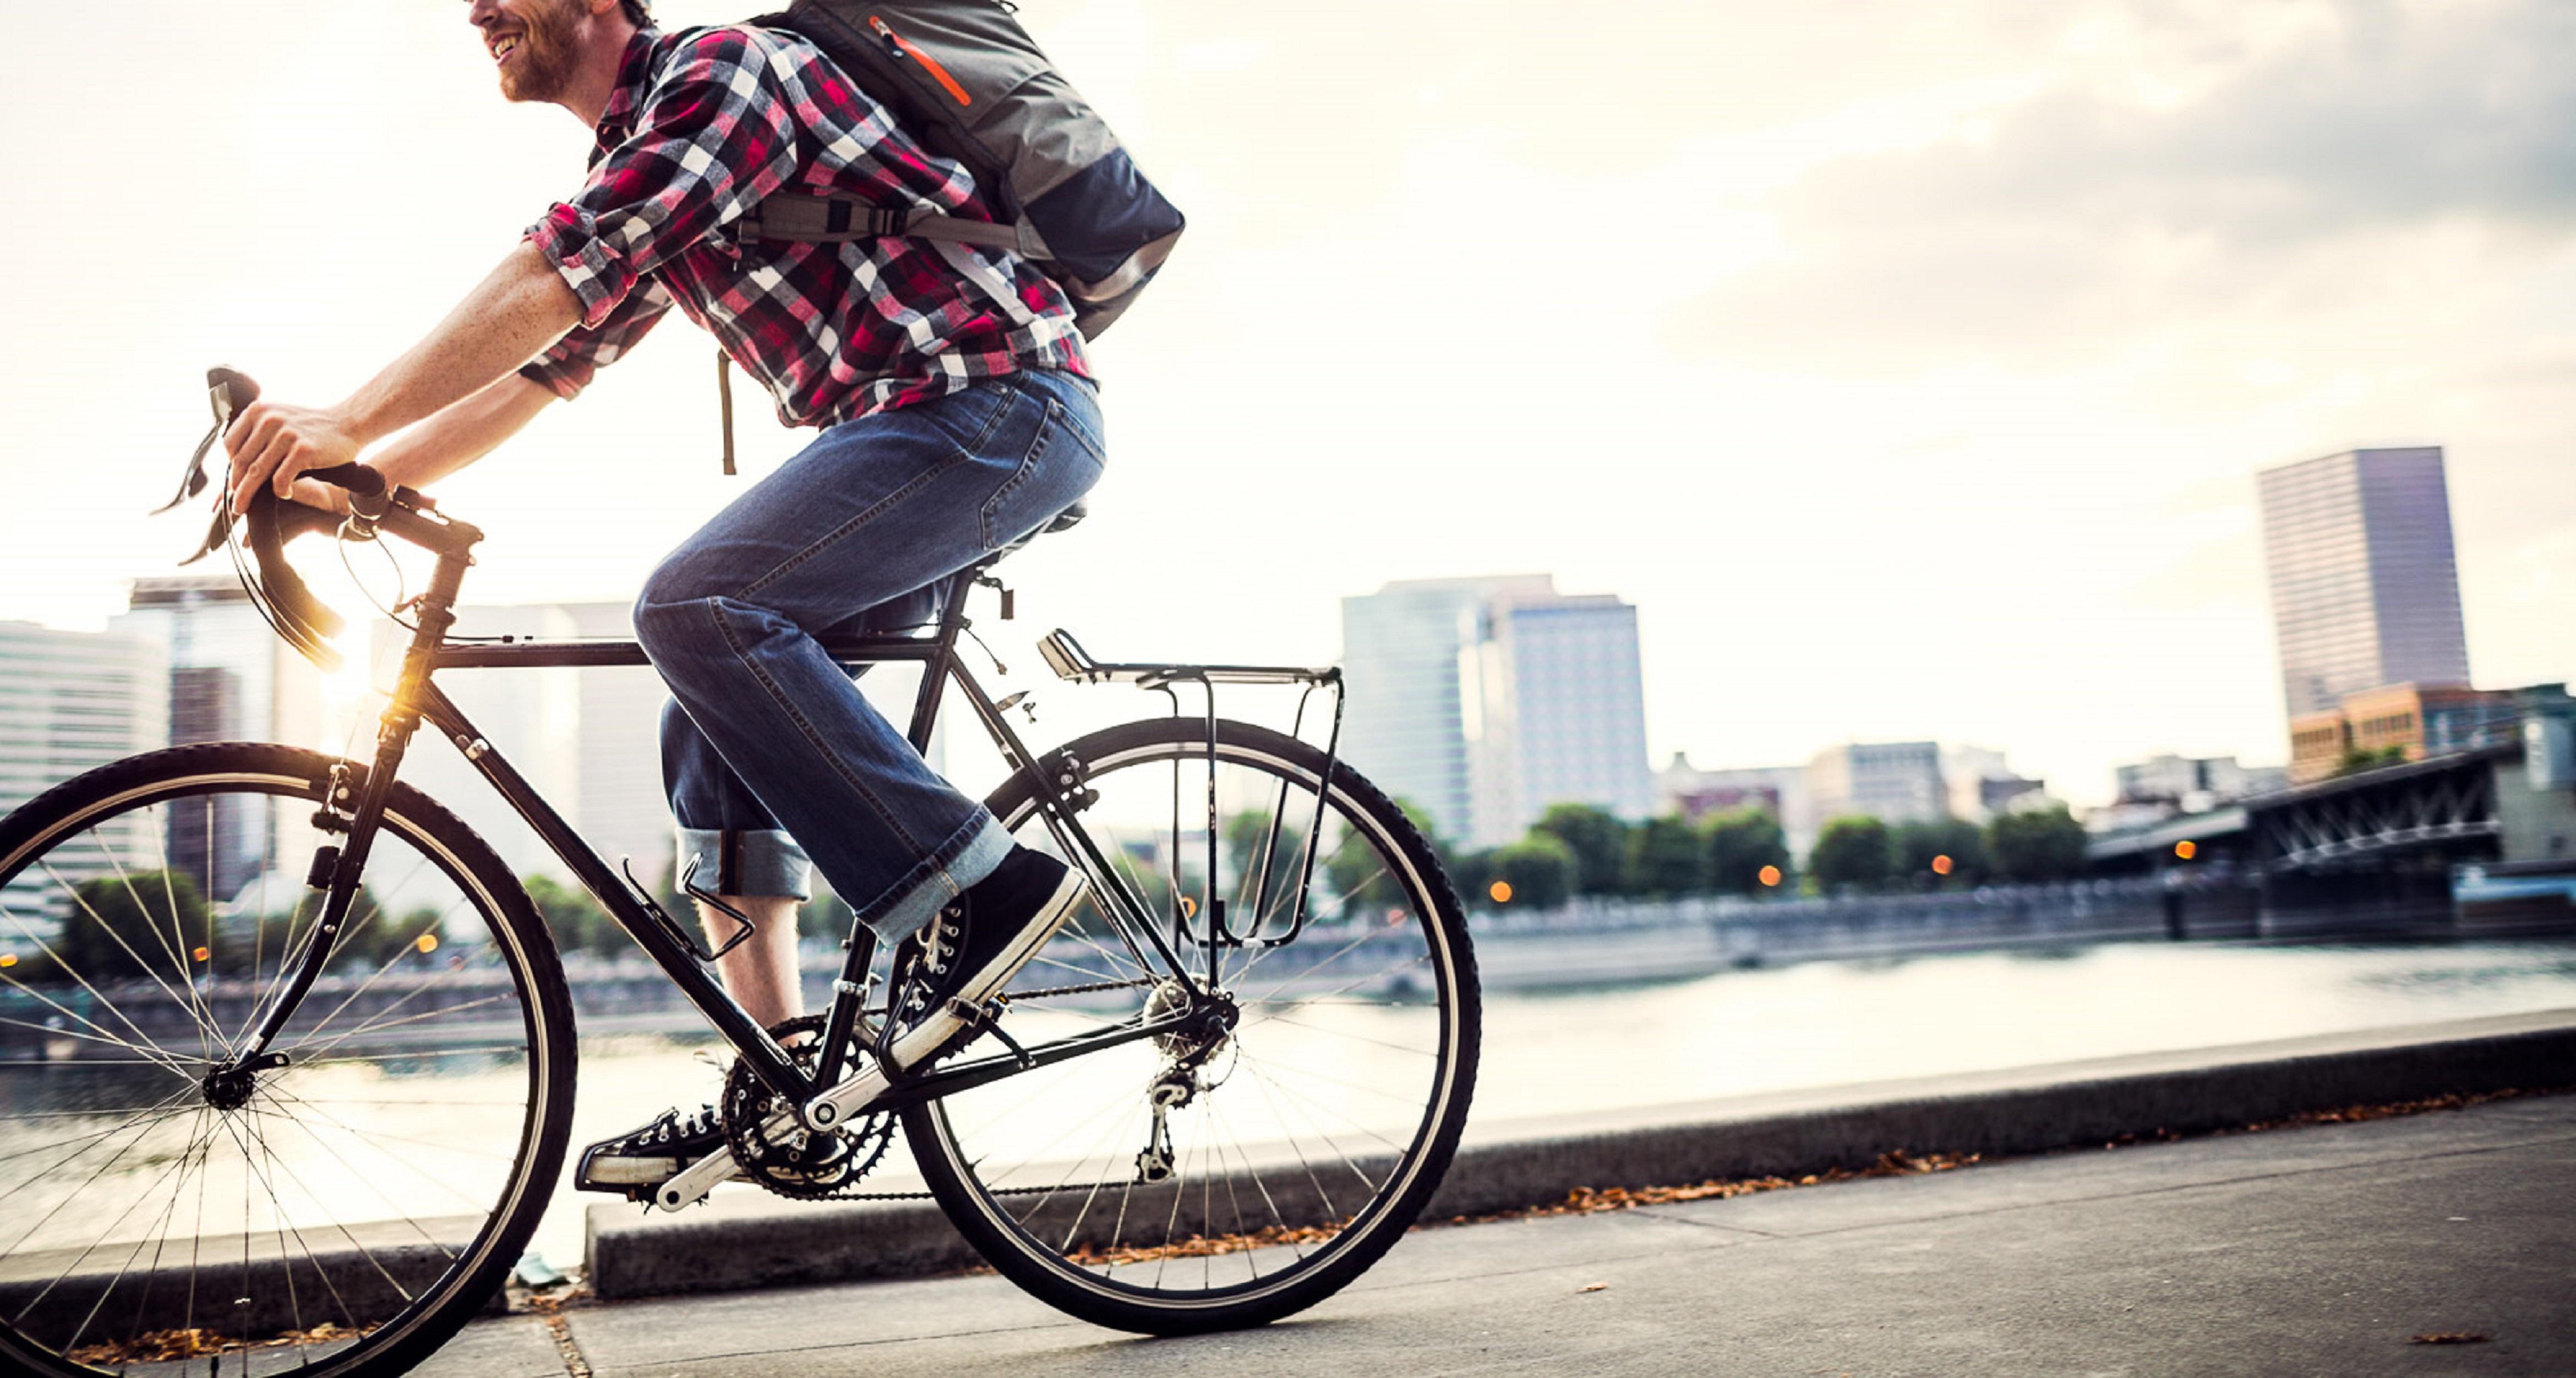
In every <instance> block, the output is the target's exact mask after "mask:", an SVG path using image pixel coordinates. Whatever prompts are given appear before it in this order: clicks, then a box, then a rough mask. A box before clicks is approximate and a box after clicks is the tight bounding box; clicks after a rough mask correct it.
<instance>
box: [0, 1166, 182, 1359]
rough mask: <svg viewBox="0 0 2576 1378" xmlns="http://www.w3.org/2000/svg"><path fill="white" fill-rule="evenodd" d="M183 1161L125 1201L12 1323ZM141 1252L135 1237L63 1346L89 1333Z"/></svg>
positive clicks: (70, 1271) (94, 1249) (102, 1241)
mask: <svg viewBox="0 0 2576 1378" xmlns="http://www.w3.org/2000/svg"><path fill="white" fill-rule="evenodd" d="M186 1161H187V1159H186V1157H185V1155H182V1156H181V1157H180V1158H179V1159H178V1160H177V1161H174V1162H172V1163H171V1164H170V1166H168V1167H166V1168H163V1169H162V1170H161V1175H160V1176H159V1177H155V1178H153V1179H152V1183H151V1185H149V1186H147V1187H145V1188H144V1189H143V1190H142V1191H141V1192H139V1193H137V1194H135V1195H134V1196H133V1197H132V1198H131V1199H129V1200H128V1201H127V1202H126V1206H125V1209H124V1210H121V1211H118V1212H117V1213H116V1217H115V1218H114V1219H112V1220H110V1221H108V1222H107V1224H105V1225H104V1226H102V1227H100V1229H99V1232H98V1237H97V1238H95V1239H93V1240H91V1241H90V1243H89V1247H87V1248H85V1249H83V1250H81V1251H80V1253H79V1255H78V1256H76V1257H75V1258H73V1259H72V1261H71V1262H69V1263H67V1264H64V1265H63V1271H62V1272H60V1273H59V1274H56V1275H55V1277H54V1280H53V1281H51V1282H49V1283H46V1284H45V1286H44V1290H42V1291H40V1292H38V1293H36V1295H35V1296H33V1297H31V1298H29V1299H28V1301H27V1305H26V1307H25V1309H23V1310H21V1311H20V1312H19V1313H18V1317H16V1318H12V1320H11V1324H13V1325H14V1324H16V1323H17V1319H19V1318H23V1317H24V1316H25V1315H26V1314H27V1312H29V1311H33V1310H35V1309H36V1306H37V1304H38V1303H39V1302H42V1301H43V1300H44V1299H45V1298H46V1297H48V1296H51V1295H53V1291H54V1289H55V1288H57V1287H60V1286H62V1285H63V1283H64V1282H65V1281H66V1280H68V1279H69V1278H70V1277H71V1275H72V1274H74V1273H77V1272H79V1271H80V1266H81V1265H82V1264H84V1263H87V1262H88V1261H89V1256H90V1255H91V1254H93V1253H96V1252H98V1248H99V1246H100V1245H102V1244H105V1243H106V1242H107V1237H108V1236H109V1235H112V1234H114V1233H116V1227H117V1226H119V1225H122V1224H124V1223H125V1220H126V1217H127V1216H130V1215H132V1214H134V1210H135V1208H136V1207H137V1206H140V1205H142V1204H143V1203H144V1202H145V1201H148V1200H150V1199H151V1198H152V1193H154V1192H156V1191H158V1190H160V1189H161V1184H162V1183H163V1182H164V1181H167V1180H168V1179H169V1177H170V1174H172V1173H174V1172H176V1171H178V1170H179V1166H180V1164H181V1163H184V1162H186ZM142 1254H143V1241H142V1240H136V1241H135V1243H134V1247H133V1249H131V1250H130V1251H128V1252H127V1254H126V1256H125V1262H124V1263H123V1264H121V1265H119V1266H118V1268H117V1270H116V1276H115V1277H114V1278H111V1279H110V1280H109V1281H108V1284H107V1286H106V1287H105V1288H104V1289H102V1290H101V1291H100V1292H99V1294H98V1299H97V1300H96V1301H94V1302H91V1303H90V1308H89V1311H88V1313H87V1314H86V1315H84V1316H82V1317H81V1323H80V1327H79V1328H78V1329H76V1330H74V1331H73V1332H72V1337H71V1339H70V1340H69V1341H68V1342H67V1343H65V1344H64V1346H63V1347H64V1348H65V1349H72V1348H76V1347H77V1346H78V1345H79V1344H80V1342H81V1336H83V1335H85V1334H88V1333H89V1327H90V1322H92V1321H95V1320H97V1319H98V1313H99V1309H100V1308H101V1307H104V1306H105V1305H107V1299H108V1297H109V1296H110V1295H111V1294H113V1293H114V1292H115V1291H116V1284H117V1283H120V1282H123V1281H124V1280H125V1275H126V1273H127V1272H128V1271H129V1270H131V1269H132V1268H133V1267H134V1260H135V1259H137V1258H139V1257H141V1256H142Z"/></svg>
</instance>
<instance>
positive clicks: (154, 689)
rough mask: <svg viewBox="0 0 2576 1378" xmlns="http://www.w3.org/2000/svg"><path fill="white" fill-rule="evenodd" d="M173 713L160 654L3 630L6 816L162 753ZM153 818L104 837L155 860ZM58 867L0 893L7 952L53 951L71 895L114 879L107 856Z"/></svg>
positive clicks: (35, 629) (1, 939)
mask: <svg viewBox="0 0 2576 1378" xmlns="http://www.w3.org/2000/svg"><path fill="white" fill-rule="evenodd" d="M169 709H170V690H169V675H168V672H167V670H166V668H165V662H164V661H163V659H162V655H161V649H160V647H159V646H157V645H155V644H153V643H151V642H148V641H144V640H140V639H137V638H134V637H128V636H114V635H101V634H99V633H96V632H65V631H55V630H53V629H51V628H48V627H39V626H35V625H33V624H30V623H25V622H0V814H5V813H7V812H8V811H10V810H12V809H15V808H17V807H18V806H19V805H20V804H23V803H25V802H27V801H28V800H29V799H32V798H34V797H35V796H37V795H38V794H41V793H43V792H44V791H45V790H47V789H49V788H51V787H53V786H55V785H58V784H60V783H62V782H63V781H65V780H68V779H70V778H72V777H73V776H75V775H78V774H80V773H81V772H82V771H85V770H88V769H90V768H92V767H94V766H103V765H106V764H107V763H108V762H110V761H113V760H116V759H118V758H120V757H124V756H131V755H133V754H134V753H136V752H138V751H149V750H151V749H153V748H154V747H157V746H160V745H161V744H162V743H163V742H164V741H165V740H167V738H168V734H169ZM152 817H153V815H152V814H150V813H149V812H140V813H133V814H129V815H127V816H126V818H125V819H124V820H123V821H121V822H118V823H114V824H110V825H108V826H107V827H106V828H105V829H104V830H103V833H102V836H103V837H104V839H105V840H106V842H107V844H108V846H109V847H112V848H114V850H115V853H116V854H117V855H119V856H123V857H138V856H153V855H156V854H158V853H159V852H160V851H161V850H162V848H163V845H164V843H165V841H166V839H163V838H160V837H158V836H154V835H151V834H149V833H144V832H139V831H137V830H138V829H140V828H144V827H148V826H151V823H152ZM155 831H157V829H155ZM176 860H177V859H176V858H173V861H174V863H175V862H176ZM51 864H52V865H53V866H54V867H55V869H54V870H53V871H52V872H43V871H37V872H34V873H32V874H28V875H22V876H20V877H18V879H17V880H16V881H15V882H13V883H12V884H11V885H10V886H9V888H8V889H7V890H6V891H5V892H0V916H5V917H4V918H0V948H6V949H8V950H10V951H12V952H26V951H32V950H33V948H32V944H33V943H34V942H36V941H47V942H50V941H51V940H52V939H53V937H54V935H55V934H56V933H57V932H59V931H60V925H61V922H62V919H63V913H64V911H65V909H67V908H68V905H69V901H68V894H69V890H68V886H70V885H77V884H79V883H80V882H81V881H84V880H88V879H91V878H93V877H95V876H102V875H110V874H113V873H114V871H113V863H112V862H111V861H110V859H109V855H108V853H107V851H105V850H100V851H97V852H96V853H95V854H94V855H82V854H80V853H76V852H65V853H61V854H58V855H57V856H55V857H54V858H53V860H52V863H51ZM57 878H59V880H60V881H62V882H64V883H63V884H57V883H56V880H57ZM202 879H203V877H202V876H201V877H200V880H202Z"/></svg>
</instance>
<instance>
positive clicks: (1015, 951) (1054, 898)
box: [894, 868, 1087, 1071]
mask: <svg viewBox="0 0 2576 1378" xmlns="http://www.w3.org/2000/svg"><path fill="white" fill-rule="evenodd" d="M1086 888H1087V887H1086V886H1085V885H1084V884H1083V880H1082V873H1081V872H1080V871H1076V870H1073V869H1071V868H1067V869H1066V871H1065V873H1064V879H1063V880H1062V881H1060V882H1058V883H1057V885H1056V887H1055V893H1054V894H1052V895H1049V896H1047V900H1046V903H1045V904H1042V905H1040V906H1038V912H1037V914H1036V915H1035V916H1034V917H1032V918H1031V919H1030V920H1029V922H1028V924H1027V926H1026V927H1024V928H1022V929H1021V930H1020V932H1019V936H1018V937H1015V938H1013V939H1012V940H1011V945H1010V946H1008V947H1006V948H1003V949H1002V952H1001V955H1000V956H998V957H996V958H994V959H993V960H992V961H990V962H987V963H986V964H985V965H984V969H983V970H982V971H979V972H976V973H975V974H974V975H972V976H969V977H967V978H966V984H964V985H962V986H960V987H958V988H957V993H956V994H955V995H954V996H952V997H950V1004H949V1005H948V1006H943V1007H941V1008H940V1009H937V1010H934V1011H932V1012H931V1014H930V1015H929V1017H928V1018H925V1019H923V1020H922V1021H921V1023H920V1024H919V1025H917V1026H916V1027H914V1028H912V1029H910V1030H908V1031H906V1032H905V1033H904V1035H903V1036H902V1037H901V1038H898V1039H896V1040H895V1041H894V1065H895V1066H897V1067H900V1068H903V1069H905V1070H906V1071H909V1070H911V1069H912V1068H913V1067H915V1066H917V1065H918V1064H920V1063H921V1062H923V1061H926V1060H928V1059H929V1058H931V1057H934V1056H937V1055H938V1053H939V1050H940V1049H941V1048H942V1047H943V1046H944V1045H946V1043H947V1042H948V1040H949V1039H951V1038H953V1037H955V1036H956V1035H957V1033H958V1031H959V1030H962V1029H964V1028H965V1027H966V1021H965V1020H964V1019H961V1018H959V1017H958V1016H957V1012H956V1010H955V1009H954V1004H955V1002H956V1001H960V1000H962V1001H964V1002H966V1003H967V1004H969V1005H980V1004H983V1003H984V1002H985V1001H986V1000H989V999H991V998H992V997H993V993H994V992H995V991H998V990H1000V989H1001V988H1002V987H1003V985H1004V984H1006V983H1007V982H1009V981H1010V979H1011V978H1012V977H1013V976H1015V975H1018V974H1019V970H1020V968H1022V967H1024V966H1027V965H1028V964H1029V959H1030V958H1031V957H1034V956H1036V955H1038V949H1039V948H1041V947H1044V946H1046V942H1047V939H1049V938H1052V937H1054V936H1055V935H1056V930H1057V929H1060V928H1062V927H1064V921H1065V920H1066V919H1068V918H1070V917H1072V915H1073V906H1074V905H1075V904H1076V903H1077V902H1079V901H1080V900H1081V899H1082V894H1083V891H1084V890H1085V889H1086Z"/></svg>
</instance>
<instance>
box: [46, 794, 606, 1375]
mask: <svg viewBox="0 0 2576 1378" xmlns="http://www.w3.org/2000/svg"><path fill="white" fill-rule="evenodd" d="M330 768H331V762H330V760H329V758H327V757H324V756H322V755H319V754H318V753H314V752H309V751H299V750H294V749H292V748H288V747H282V746H271V745H263V744H250V743H224V744H214V745H204V746H188V747H179V748H174V749H171V750H168V751H159V752H153V753H150V754H148V755H144V756H138V757H134V758H131V759H128V760H125V761H120V762H117V763H115V764H112V765H108V766H104V767H101V768H100V769H98V770H94V771H91V772H90V773H88V774H86V775H83V776H80V777H79V778H77V779H74V780H72V781H70V782H68V783H65V784H63V785H61V786H58V787H56V788H55V789H52V790H50V791H48V792H46V793H45V794H43V795H41V796H39V797H38V798H36V799H35V800H33V801H31V802H30V803H28V804H27V805H26V806H25V807H24V808H22V809H20V810H18V811H17V812H16V813H13V814H11V815H10V816H9V817H8V818H7V819H6V820H5V821H0V1199H5V1200H7V1201H8V1203H9V1211H8V1217H9V1218H8V1220H7V1222H6V1223H0V1369H6V1370H8V1371H12V1372H30V1373H42V1374H94V1373H127V1372H143V1373H153V1374H163V1373H167V1374H187V1375H215V1374H221V1375H224V1376H225V1378H231V1376H232V1375H245V1376H246V1378H255V1376H256V1375H264V1374H271V1373H287V1372H293V1373H298V1374H304V1373H312V1374H317V1375H351V1374H370V1373H371V1374H384V1373H397V1372H400V1371H402V1370H404V1369H407V1368H409V1367H411V1366H412V1365H413V1364H416V1363H418V1362H419V1361H420V1360H421V1359H423V1358H425V1357H426V1356H427V1355H428V1354H429V1353H430V1352H431V1351H432V1350H434V1349H435V1348H436V1347H437V1346H438V1345H439V1344H441V1343H443V1342H444V1341H446V1340H447V1339H448V1338H449V1337H450V1336H451V1335H453V1334H454V1333H455V1331H456V1330H457V1328H458V1327H460V1326H462V1325H463V1324H464V1323H465V1322H466V1321H467V1320H468V1319H469V1318H470V1317H471V1316H472V1315H473V1314H474V1313H475V1312H476V1311H477V1310H479V1309H480V1308H482V1307H483V1306H484V1305H485V1303H486V1302H487V1301H489V1300H490V1299H491V1298H492V1297H493V1296H494V1294H495V1293H496V1292H497V1290H498V1288H499V1286H500V1284H501V1280H502V1276H503V1273H504V1272H505V1270H506V1269H507V1268H508V1267H509V1265H510V1264H511V1263H512V1262H513V1261H514V1260H515V1259H516V1258H517V1257H518V1254H519V1251H520V1250H521V1249H522V1248H524V1247H525V1245H526V1241H527V1238H528V1235H529V1233H530V1232H531V1231H532V1230H534V1229H535V1227H536V1223H537V1219H538V1216H539V1215H540V1214H541V1213H542V1212H543V1210H544V1208H545V1204H546V1200H547V1197H548V1194H549V1190H550V1188H551V1187H552V1185H553V1183H554V1181H555V1176H556V1173H557V1171H558V1170H559V1169H560V1167H561V1164H562V1160H563V1150H564V1138H565V1135H566V1133H567V1132H568V1130H569V1126H570V1113H571V1103H572V1081H573V1056H574V1050H573V1036H572V1018H571V1009H570V1000H569V996H568V995H567V993H566V991H565V989H564V985H563V973H562V969H561V967H560V966H559V965H558V963H557V961H556V957H555V951H554V947H553V944H552V943H551V942H550V941H549V940H548V938H547V936H546V932H545V929H544V926H543V924H542V923H541V921H540V920H539V919H538V918H537V916H536V914H535V913H534V911H533V910H532V909H531V908H530V906H529V904H528V900H527V896H526V895H525V893H524V892H523V891H522V890H521V889H520V888H519V885H518V883H517V882H516V881H515V880H514V879H512V877H511V875H510V873H509V870H508V868H506V867H505V866H503V865H502V863H501V861H500V859H499V858H498V857H496V856H494V855H493V854H492V852H491V849H490V848H489V847H487V846H486V845H485V844H484V843H483V842H482V841H481V839H479V838H477V837H476V836H475V835H474V834H473V832H472V831H471V830H469V829H468V828H467V827H466V826H465V825H464V824H463V823H462V822H460V821H459V820H458V819H457V818H456V817H455V816H454V815H452V814H449V813H448V812H446V811H445V810H444V809H441V808H440V807H438V806H437V805H436V804H434V803H432V802H430V801H429V800H428V799H427V798H425V797H423V796H422V795H420V794H419V793H417V792H416V791H413V790H412V789H410V788H408V787H406V786H400V785H398V786H396V787H395V789H394V791H393V793H392V797H391V799H390V801H389V802H388V804H387V807H386V810H385V814H384V824H383V827H382V829H381V830H380V831H379V833H378V835H377V837H376V840H375V844H374V850H373V852H372V853H371V854H370V857H369V860H368V866H367V874H366V881H365V885H364V887H363V889H362V890H361V892H360V894H359V896H358V899H357V902H356V904H355V906H354V907H353V908H352V909H351V911H350V919H349V921H348V923H347V924H346V925H345V926H344V927H343V929H342V931H341V933H340V936H339V940H338V942H337V943H336V944H335V946H334V949H333V952H332V955H331V957H330V959H329V965H328V966H327V967H326V969H325V973H324V975H323V976H322V977H321V978H320V979H319V980H318V981H317V982H316V984H315V985H314V987H313V989H312V991H311V993H310V994H309V995H308V996H307V997H306V998H305V1000H304V1001H303V1003H302V1005H301V1006H300V1007H299V1008H298V1010H297V1012H296V1014H295V1015H294V1016H293V1018H292V1019H290V1020H289V1021H288V1023H287V1024H286V1026H285V1027H284V1029H283V1030H282V1031H281V1032H280V1034H279V1035H278V1037H277V1038H276V1039H275V1040H274V1041H273V1042H272V1043H271V1044H270V1051H272V1052H275V1053H279V1054H283V1055H284V1057H285V1059H286V1061H285V1064H284V1065H283V1066H280V1067H275V1068H271V1069H267V1070H261V1071H258V1072H256V1073H255V1074H252V1075H249V1076H232V1077H224V1076H210V1075H209V1074H210V1073H212V1072H213V1071H214V1070H215V1069H216V1068H218V1067H220V1066H223V1065H224V1064H226V1063H227V1062H229V1061H231V1060H233V1057H234V1053H235V1051H236V1050H237V1049H239V1048H241V1047H242V1046H243V1044H244V1042H245V1041H246V1037H247V1033H248V1029H249V1026H250V1024H251V1021H252V1020H253V1019H254V1017H255V1015H256V1012H257V1011H258V1010H259V1009H260V1008H261V1007H262V1005H263V1004H264V1003H265V1001H266V999H267V998H268V996H270V995H271V994H272V993H273V992H274V991H276V990H277V989H278V987H279V985H280V984H281V980H280V978H281V975H282V974H283V973H284V972H285V971H286V970H287V969H288V965H289V957H290V954H292V953H294V952H295V951H297V950H298V949H299V946H300V944H301V943H302V942H303V941H304V940H305V939H306V938H307V937H309V935H310V933H311V931H312V928H313V926H314V923H315V921H316V919H317V918H318V911H319V909H320V905H321V900H322V893H321V892H320V891H317V890H314V889H311V888H309V887H308V886H307V885H306V884H305V879H306V876H307V874H308V872H309V869H310V868H311V864H312V862H313V858H314V855H315V850H316V848H317V847H320V846H323V845H325V844H327V843H330V842H333V841H335V840H336V839H335V838H333V837H331V836H329V835H327V834H325V833H323V832H320V831H317V830H316V828H315V822H314V820H315V817H316V814H317V812H318V810H319V806H320V804H321V801H322V798H323V792H324V791H325V790H326V789H327V788H328V787H329V785H328V782H329V772H330Z"/></svg>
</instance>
